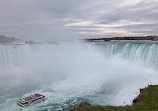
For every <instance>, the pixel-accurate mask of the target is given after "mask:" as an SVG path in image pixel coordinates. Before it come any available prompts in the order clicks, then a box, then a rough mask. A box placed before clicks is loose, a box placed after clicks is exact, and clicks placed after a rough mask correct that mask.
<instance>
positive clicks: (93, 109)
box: [69, 85, 158, 111]
mask: <svg viewBox="0 0 158 111" xmlns="http://www.w3.org/2000/svg"><path fill="white" fill-rule="evenodd" d="M69 111H158V85H149V86H148V87H147V88H144V89H140V94H139V95H138V96H137V97H136V98H135V99H134V100H133V104H132V105H131V106H130V105H127V106H95V105H91V104H90V103H88V102H82V103H81V104H80V105H77V106H76V107H74V108H73V109H71V110H69Z"/></svg>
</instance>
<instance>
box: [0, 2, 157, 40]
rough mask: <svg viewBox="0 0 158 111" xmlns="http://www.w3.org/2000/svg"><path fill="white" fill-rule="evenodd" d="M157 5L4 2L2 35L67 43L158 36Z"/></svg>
mask: <svg viewBox="0 0 158 111" xmlns="http://www.w3.org/2000/svg"><path fill="white" fill-rule="evenodd" d="M157 4H158V1H157V0H150V1H149V0H110V1H98V0H0V34H5V35H8V36H16V37H19V38H22V37H23V38H38V37H39V38H64V39H65V38H66V36H67V37H70V36H77V35H79V36H87V35H88V36H92V37H94V36H97V37H99V36H113V35H120V36H121V35H122V36H123V35H141V34H144V35H147V34H158V30H157V29H158V9H157ZM74 33H76V34H74Z"/></svg>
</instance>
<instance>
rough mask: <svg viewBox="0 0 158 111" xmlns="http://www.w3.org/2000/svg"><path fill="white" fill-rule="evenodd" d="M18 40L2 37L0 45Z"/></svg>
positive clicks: (0, 36)
mask: <svg viewBox="0 0 158 111" xmlns="http://www.w3.org/2000/svg"><path fill="white" fill-rule="evenodd" d="M16 40H18V39H16V38H14V37H6V36H5V35H0V43H11V42H14V41H16Z"/></svg>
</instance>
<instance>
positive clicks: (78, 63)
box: [0, 42, 158, 111]
mask: <svg viewBox="0 0 158 111" xmlns="http://www.w3.org/2000/svg"><path fill="white" fill-rule="evenodd" d="M157 69H158V45H157V44H150V43H143V44H134V43H109V42H106V43H80V42H61V43H58V44H0V110H1V111H66V110H67V109H69V108H70V106H73V105H75V104H78V103H80V102H82V101H89V102H90V103H92V104H95V105H127V104H128V105H130V104H131V103H132V100H133V99H134V98H135V97H136V96H137V95H138V94H139V89H140V88H143V87H145V86H147V85H148V84H157V83H158V71H157ZM36 92H37V93H41V94H43V95H45V96H46V100H45V101H43V102H40V103H37V104H32V105H30V106H27V107H20V106H18V105H17V104H16V102H17V101H18V100H19V99H20V98H23V97H27V96H28V95H30V94H32V93H36Z"/></svg>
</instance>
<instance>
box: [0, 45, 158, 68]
mask: <svg viewBox="0 0 158 111" xmlns="http://www.w3.org/2000/svg"><path fill="white" fill-rule="evenodd" d="M94 46H95V47H96V46H97V47H98V48H99V50H100V49H102V51H103V52H104V54H105V55H106V56H109V57H110V56H115V55H119V56H121V57H122V58H124V59H127V60H130V61H134V62H143V63H144V64H147V65H149V66H151V67H153V68H156V69H157V68H158V45H157V44H132V43H129V44H123V43H116V44H110V43H104V44H95V45H94ZM52 49H53V46H52V45H28V44H26V45H0V69H2V68H5V69H10V68H16V67H20V66H21V65H23V64H24V63H23V62H24V61H26V59H31V58H32V57H33V56H34V55H33V54H34V53H36V52H37V53H38V54H41V51H43V52H44V51H47V53H48V52H49V53H50V52H51V51H52ZM39 56H40V55H39Z"/></svg>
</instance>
